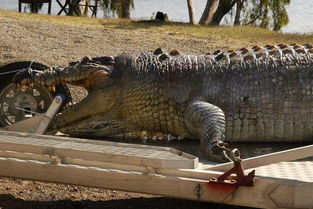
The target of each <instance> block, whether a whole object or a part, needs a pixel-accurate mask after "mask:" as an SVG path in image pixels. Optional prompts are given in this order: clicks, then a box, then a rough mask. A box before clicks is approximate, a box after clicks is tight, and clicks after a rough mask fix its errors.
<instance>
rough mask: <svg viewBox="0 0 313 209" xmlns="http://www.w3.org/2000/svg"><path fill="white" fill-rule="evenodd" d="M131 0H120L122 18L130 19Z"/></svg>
mask: <svg viewBox="0 0 313 209" xmlns="http://www.w3.org/2000/svg"><path fill="white" fill-rule="evenodd" d="M130 8H131V0H122V18H127V19H130Z"/></svg>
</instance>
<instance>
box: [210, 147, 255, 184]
mask: <svg viewBox="0 0 313 209" xmlns="http://www.w3.org/2000/svg"><path fill="white" fill-rule="evenodd" d="M231 153H232V155H233V162H234V167H233V168H231V169H230V170H228V171H226V172H225V173H223V174H222V175H221V176H219V177H218V178H211V179H210V182H209V183H210V184H211V183H214V184H227V185H234V186H253V184H254V177H255V170H252V171H251V172H249V173H248V175H245V174H244V168H243V166H242V164H241V161H242V160H241V158H240V152H239V150H238V149H234V150H232V151H231ZM232 174H236V177H234V178H233V177H231V178H230V179H228V177H229V176H230V175H232Z"/></svg>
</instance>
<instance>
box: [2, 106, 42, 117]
mask: <svg viewBox="0 0 313 209" xmlns="http://www.w3.org/2000/svg"><path fill="white" fill-rule="evenodd" d="M2 106H3V105H2V104H0V107H2ZM8 106H9V107H11V108H14V109H17V110H22V111H24V112H28V113H32V114H35V115H40V114H41V113H38V112H34V111H31V110H27V109H23V108H20V107H16V106H12V105H9V104H8Z"/></svg>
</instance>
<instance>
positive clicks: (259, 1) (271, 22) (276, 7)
mask: <svg viewBox="0 0 313 209" xmlns="http://www.w3.org/2000/svg"><path fill="white" fill-rule="evenodd" d="M289 4H290V0H250V1H248V0H207V5H206V7H205V9H204V11H203V14H202V17H201V19H200V21H199V24H202V25H220V23H221V21H222V19H223V18H224V16H225V15H226V14H229V13H230V12H231V11H232V10H233V9H234V6H235V5H236V12H235V13H232V16H234V17H233V18H234V25H255V26H260V27H263V28H270V29H273V30H275V31H278V30H280V29H281V28H282V27H283V26H285V25H287V24H288V22H289V19H288V14H287V10H286V6H287V5H289Z"/></svg>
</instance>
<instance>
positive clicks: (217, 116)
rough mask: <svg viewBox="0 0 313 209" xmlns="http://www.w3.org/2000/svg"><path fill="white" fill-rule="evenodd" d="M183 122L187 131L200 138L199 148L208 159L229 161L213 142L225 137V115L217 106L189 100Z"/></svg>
mask: <svg viewBox="0 0 313 209" xmlns="http://www.w3.org/2000/svg"><path fill="white" fill-rule="evenodd" d="M185 123H186V125H187V127H188V129H189V131H190V132H191V133H192V134H193V135H195V136H197V137H199V138H200V140H201V141H200V146H201V149H202V151H203V152H204V153H205V154H206V155H207V156H208V157H209V160H213V161H218V162H227V161H230V159H229V158H228V156H227V155H226V153H225V151H223V150H221V149H219V148H218V147H217V145H216V143H215V142H217V141H223V140H224V137H225V136H224V134H225V115H224V112H223V111H222V110H221V109H220V108H219V107H217V106H215V105H212V104H210V103H207V102H202V101H194V102H191V103H190V104H189V105H188V107H187V110H186V112H185Z"/></svg>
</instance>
